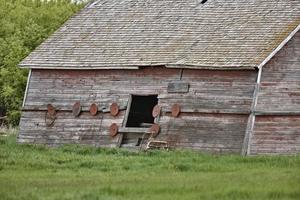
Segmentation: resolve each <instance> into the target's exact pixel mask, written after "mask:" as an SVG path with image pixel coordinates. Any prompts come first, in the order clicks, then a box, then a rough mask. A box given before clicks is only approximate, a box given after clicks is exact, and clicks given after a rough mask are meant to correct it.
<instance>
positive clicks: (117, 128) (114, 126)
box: [109, 123, 119, 137]
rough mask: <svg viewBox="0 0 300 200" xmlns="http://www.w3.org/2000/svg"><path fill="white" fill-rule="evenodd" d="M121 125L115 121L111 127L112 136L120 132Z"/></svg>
mask: <svg viewBox="0 0 300 200" xmlns="http://www.w3.org/2000/svg"><path fill="white" fill-rule="evenodd" d="M118 131H119V127H118V125H117V124H116V123H113V124H111V125H110V127H109V133H110V136H111V137H115V136H116V135H117V134H118Z"/></svg>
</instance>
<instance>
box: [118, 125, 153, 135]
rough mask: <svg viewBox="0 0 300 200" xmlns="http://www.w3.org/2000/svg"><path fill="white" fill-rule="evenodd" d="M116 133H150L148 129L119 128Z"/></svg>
mask: <svg viewBox="0 0 300 200" xmlns="http://www.w3.org/2000/svg"><path fill="white" fill-rule="evenodd" d="M118 133H141V134H144V133H149V134H150V133H151V132H150V129H149V128H135V127H120V128H119V130H118Z"/></svg>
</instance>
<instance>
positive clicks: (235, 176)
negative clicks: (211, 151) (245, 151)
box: [0, 135, 300, 200]
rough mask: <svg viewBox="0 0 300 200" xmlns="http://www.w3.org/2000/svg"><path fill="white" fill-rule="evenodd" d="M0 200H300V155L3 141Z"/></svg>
mask: <svg viewBox="0 0 300 200" xmlns="http://www.w3.org/2000/svg"><path fill="white" fill-rule="evenodd" d="M0 199H30V200H34V199H59V200H61V199H72V200H73V199H89V200H90V199H91V200H94V199H95V200H96V199H105V200H111V199H130V200H135V199H137V200H142V199H147V200H148V199H164V200H168V199H171V200H177V199H178V200H184V199H189V200H190V199H213V200H215V199H230V200H232V199H253V200H258V199H263V200H266V199H300V156H290V157H283V156H273V157H262V156H259V157H240V156H238V155H222V156H218V155H208V154H200V153H196V152H191V151H171V152H160V151H152V152H147V153H145V152H140V153H134V152H129V151H126V150H120V149H99V148H92V147H83V146H71V145H70V146H63V147H60V148H55V149H52V148H47V147H45V146H31V145H17V144H16V141H15V135H10V136H8V137H3V136H0Z"/></svg>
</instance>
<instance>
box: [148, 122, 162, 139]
mask: <svg viewBox="0 0 300 200" xmlns="http://www.w3.org/2000/svg"><path fill="white" fill-rule="evenodd" d="M159 131H160V126H159V125H158V124H153V125H152V126H151V127H150V132H151V134H152V137H156V136H157V135H158V134H159Z"/></svg>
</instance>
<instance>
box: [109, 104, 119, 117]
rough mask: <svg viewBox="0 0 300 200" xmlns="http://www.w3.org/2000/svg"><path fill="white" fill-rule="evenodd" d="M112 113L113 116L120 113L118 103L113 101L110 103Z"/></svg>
mask: <svg viewBox="0 0 300 200" xmlns="http://www.w3.org/2000/svg"><path fill="white" fill-rule="evenodd" d="M110 114H111V115H112V116H117V115H118V114H119V106H118V104H117V103H112V104H111V105H110Z"/></svg>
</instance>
